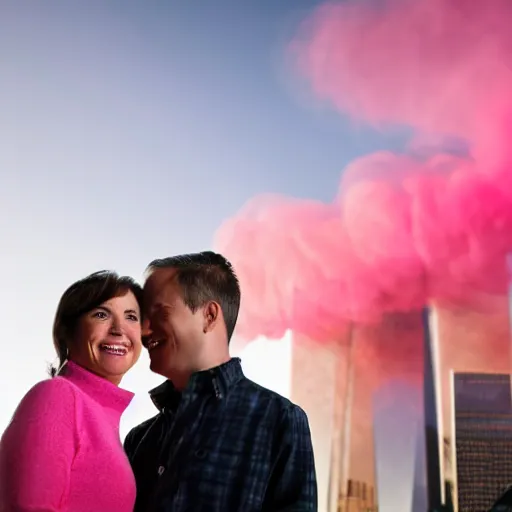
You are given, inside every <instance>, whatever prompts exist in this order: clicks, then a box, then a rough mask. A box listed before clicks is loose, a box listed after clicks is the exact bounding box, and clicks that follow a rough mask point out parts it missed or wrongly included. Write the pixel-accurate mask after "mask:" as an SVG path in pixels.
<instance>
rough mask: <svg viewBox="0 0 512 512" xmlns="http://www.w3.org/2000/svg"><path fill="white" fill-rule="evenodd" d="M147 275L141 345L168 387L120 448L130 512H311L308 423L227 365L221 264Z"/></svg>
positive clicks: (231, 321)
mask: <svg viewBox="0 0 512 512" xmlns="http://www.w3.org/2000/svg"><path fill="white" fill-rule="evenodd" d="M148 274H149V277H148V278H147V280H146V283H145V286H144V309H145V317H144V325H143V343H144V345H145V346H146V347H147V349H148V350H149V356H150V359H151V370H153V371H154V372H156V373H158V374H160V375H162V376H164V377H166V378H167V380H166V381H165V382H164V383H163V384H162V385H160V386H158V387H157V388H156V389H154V390H153V391H151V392H150V395H151V398H152V400H153V403H154V404H155V405H156V407H157V408H158V409H159V411H160V412H159V414H158V415H157V416H155V417H154V418H151V419H150V420H148V421H146V422H145V423H142V424H141V425H139V426H138V427H135V428H134V429H133V430H132V431H131V432H130V433H129V434H128V436H127V438H126V440H125V450H126V452H127V454H128V457H129V459H130V462H131V464H132V468H133V471H134V473H135V478H136V481H137V494H138V496H137V504H136V508H135V510H136V512H139V511H140V512H156V511H158V512H167V511H169V512H171V511H172V512H182V511H185V510H189V511H193V512H201V511H209V512H217V511H218V512H256V511H266V512H278V511H316V510H317V486H316V476H315V466H314V460H313V450H312V445H311V435H310V431H309V425H308V420H307V417H306V414H305V413H304V411H303V410H302V409H300V408H299V407H298V406H296V405H294V404H292V403H291V402H290V401H289V400H287V399H285V398H283V397H281V396H280V395H278V394H277V393H274V392H272V391H270V390H268V389H265V388H263V387H261V386H258V385H257V384H255V383H254V382H252V381H250V380H249V379H247V378H246V377H245V376H244V374H243V372H242V367H241V365H240V360H239V359H236V358H231V357H230V355H229V347H228V344H229V340H230V338H231V335H232V334H233V330H234V328H235V324H236V319H237V316H238V309H239V306H240V288H239V284H238V280H237V277H236V275H235V272H234V270H233V268H232V267H231V265H230V264H229V262H228V261H226V259H225V258H224V257H222V256H221V255H220V254H215V253H213V252H202V253H198V254H190V255H185V256H175V257H172V258H166V259H161V260H156V261H154V262H152V263H151V264H150V265H149V267H148ZM114 478H115V476H114Z"/></svg>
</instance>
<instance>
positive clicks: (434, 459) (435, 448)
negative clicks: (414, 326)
mask: <svg viewBox="0 0 512 512" xmlns="http://www.w3.org/2000/svg"><path fill="white" fill-rule="evenodd" d="M423 328H424V331H423V332H424V379H423V386H424V387H423V392H424V407H425V441H426V445H427V446H426V450H427V497H428V506H429V510H432V511H435V510H442V493H441V464H440V460H439V435H440V434H439V424H438V423H439V422H438V417H437V407H438V404H437V398H436V396H437V395H436V387H437V386H438V385H439V383H438V382H436V371H435V370H436V368H435V361H434V357H433V356H434V350H435V347H434V346H433V339H432V336H431V332H430V311H429V309H428V308H425V309H424V310H423Z"/></svg>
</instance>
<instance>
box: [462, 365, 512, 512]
mask: <svg viewBox="0 0 512 512" xmlns="http://www.w3.org/2000/svg"><path fill="white" fill-rule="evenodd" d="M453 391H454V407H455V450H456V465H457V472H456V474H457V501H458V510H459V512H479V511H486V510H489V508H490V507H491V506H492V505H493V503H494V502H495V501H496V499H497V498H498V496H499V495H500V494H501V493H502V492H503V489H504V488H505V487H506V486H507V485H508V484H509V483H510V482H512V396H511V382H510V376H509V375H500V374H476V373H455V374H454V375H453Z"/></svg>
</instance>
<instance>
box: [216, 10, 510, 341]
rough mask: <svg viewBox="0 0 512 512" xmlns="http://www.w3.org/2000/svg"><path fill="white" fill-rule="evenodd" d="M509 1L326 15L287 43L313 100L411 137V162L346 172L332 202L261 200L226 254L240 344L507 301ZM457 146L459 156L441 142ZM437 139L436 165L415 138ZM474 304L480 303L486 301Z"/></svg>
mask: <svg viewBox="0 0 512 512" xmlns="http://www.w3.org/2000/svg"><path fill="white" fill-rule="evenodd" d="M510 19H512V3H511V2H509V1H508V0H486V1H485V2H483V1H473V2H472V1H467V0H389V1H370V0H367V1H364V0H362V1H357V2H356V1H352V2H351V1H347V2H342V3H328V4H325V5H323V6H321V7H320V8H318V9H317V10H316V11H314V12H313V13H312V14H311V16H309V17H308V19H307V20H305V22H304V23H303V25H302V26H301V27H300V29H299V30H298V33H297V35H296V38H295V40H294V41H293V42H292V44H291V45H290V49H289V50H290V54H291V55H292V56H293V61H294V63H295V64H296V69H298V71H299V73H301V74H302V76H303V77H305V78H306V79H307V80H308V82H309V83H310V85H311V89H312V91H313V93H314V94H315V95H316V96H317V97H318V98H320V99H321V100H322V101H326V102H328V103H329V104H331V105H332V106H333V107H334V108H336V109H338V110H339V112H340V113H341V114H343V115H348V116H351V117H352V118H354V119H357V120H360V121H364V122H366V123H368V124H370V125H373V126H378V127H382V128H386V127H388V126H396V125H401V126H407V127H410V128H412V129H413V130H414V136H413V138H412V140H411V145H410V147H409V149H408V151H406V152H404V154H393V153H386V152H381V153H377V154H372V155H368V156H366V157H363V158H360V159H358V160H356V161H354V162H352V163H351V164H350V165H349V166H348V167H347V168H346V169H344V170H343V172H342V175H341V176H342V177H341V182H340V187H339V190H338V192H337V193H336V192H334V193H333V197H334V199H333V202H332V203H331V204H321V203H318V202H313V201H299V200H293V199H290V198H285V197H281V198H279V197H271V198H269V197H263V198H256V199H254V200H253V201H252V202H251V203H250V204H249V205H247V206H246V207H245V208H244V209H242V211H241V212H239V213H238V214H237V215H236V216H235V217H233V218H232V219H229V220H228V221H227V222H226V223H225V224H224V225H223V226H221V228H220V229H219V231H218V233H217V236H216V240H215V245H216V248H217V249H218V250H220V251H221V252H223V253H225V254H226V256H227V257H228V258H229V259H230V260H231V261H232V263H233V264H234V266H235V268H236V270H237V271H238V274H239V276H240V280H241V285H242V294H243V299H242V311H241V316H240V324H239V334H240V335H241V336H242V337H245V338H248V339H250V338H253V337H255V336H256V335H258V334H263V335H267V336H270V337H276V336H280V335H282V334H283V333H284V331H285V330H286V329H293V330H295V331H296V332H300V333H303V334H306V335H308V336H310V337H312V338H313V339H316V340H319V341H320V340H324V339H333V338H336V337H340V336H342V333H343V332H344V329H346V325H347V323H348V322H353V321H356V322H363V323H364V322H373V321H378V320H379V319H380V318H382V316H383V315H385V314H387V313H390V312H407V311H412V310H415V309H418V308H420V307H422V306H423V305H424V304H425V303H426V302H427V301H430V300H432V299H435V300H449V301H458V302H461V301H468V300H473V299H474V298H475V297H478V295H479V294H480V293H486V294H487V293H492V294H496V293H503V292H504V290H505V287H506V285H507V282H506V281H507V276H506V273H505V256H506V254H507V252H508V251H510V250H511V247H512V187H510V186H509V185H508V181H509V180H510V179H511V178H512V168H511V165H512V150H511V149H510V143H509V138H510V135H511V134H512V31H511V30H510V29H509V23H508V22H509V20H510ZM446 137H451V138H454V139H456V140H460V141H463V142H464V145H465V146H466V147H467V148H468V150H467V151H466V152H464V153H462V154H461V152H458V154H454V153H453V152H448V151H446V150H445V149H443V146H442V145H439V146H437V145H436V143H435V141H438V140H441V141H442V140H445V138H446ZM418 139H419V140H430V141H434V142H433V146H432V144H431V147H430V148H429V151H428V152H427V153H426V154H424V153H423V154H422V153H421V152H419V151H417V148H416V147H415V145H414V143H415V141H417V140H418ZM475 300H476V299H475Z"/></svg>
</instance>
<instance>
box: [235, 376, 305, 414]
mask: <svg viewBox="0 0 512 512" xmlns="http://www.w3.org/2000/svg"><path fill="white" fill-rule="evenodd" d="M237 392H238V393H241V394H245V395H246V396H247V397H248V398H249V399H250V400H251V401H253V402H257V403H259V404H262V405H263V404H265V405H267V406H272V407H274V408H276V409H278V410H279V411H282V412H288V413H298V414H305V412H304V411H303V410H302V408H301V407H300V406H298V405H297V404H295V403H293V402H292V401H291V400H290V399H288V398H286V397H284V396H283V395H280V394H279V393H277V392H275V391H272V390H271V389H268V388H266V387H264V386H262V385H260V384H257V383H256V382H254V381H252V380H251V379H248V378H247V377H244V378H243V379H242V380H241V381H240V383H239V386H238V389H237Z"/></svg>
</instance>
